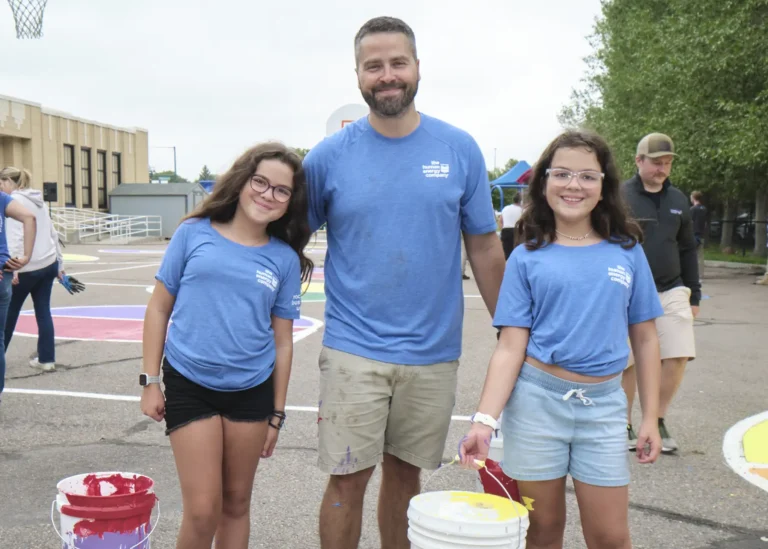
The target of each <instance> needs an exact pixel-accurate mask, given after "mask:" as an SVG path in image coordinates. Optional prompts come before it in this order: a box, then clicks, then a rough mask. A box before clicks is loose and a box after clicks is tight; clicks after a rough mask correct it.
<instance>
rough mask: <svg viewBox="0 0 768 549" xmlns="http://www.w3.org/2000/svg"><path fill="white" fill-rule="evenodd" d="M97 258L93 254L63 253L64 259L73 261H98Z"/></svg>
mask: <svg viewBox="0 0 768 549" xmlns="http://www.w3.org/2000/svg"><path fill="white" fill-rule="evenodd" d="M98 260H99V258H98V257H96V256H94V255H80V254H64V261H65V262H66V261H72V262H73V263H77V262H85V261H98Z"/></svg>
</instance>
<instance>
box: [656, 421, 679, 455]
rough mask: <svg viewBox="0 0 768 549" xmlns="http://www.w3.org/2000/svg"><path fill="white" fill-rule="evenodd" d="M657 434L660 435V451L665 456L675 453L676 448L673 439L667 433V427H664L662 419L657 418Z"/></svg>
mask: <svg viewBox="0 0 768 549" xmlns="http://www.w3.org/2000/svg"><path fill="white" fill-rule="evenodd" d="M659 434H660V435H661V451H662V452H663V453H665V454H672V453H674V452H677V449H678V446H677V442H675V439H673V438H672V436H671V435H670V434H669V431H667V426H666V425H664V418H663V417H660V418H659Z"/></svg>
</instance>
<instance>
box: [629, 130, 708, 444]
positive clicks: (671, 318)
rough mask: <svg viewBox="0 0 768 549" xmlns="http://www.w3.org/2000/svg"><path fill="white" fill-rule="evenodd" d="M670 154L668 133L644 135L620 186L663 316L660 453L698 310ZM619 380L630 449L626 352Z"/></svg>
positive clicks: (688, 224)
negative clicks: (635, 224) (631, 174)
mask: <svg viewBox="0 0 768 549" xmlns="http://www.w3.org/2000/svg"><path fill="white" fill-rule="evenodd" d="M675 156H676V155H675V149H674V144H673V143H672V140H671V139H670V138H669V137H668V136H666V135H664V134H660V133H652V134H650V135H647V136H645V137H644V138H643V139H642V140H641V141H640V143H639V144H638V146H637V156H636V157H635V164H636V165H637V173H636V174H635V176H634V177H633V178H632V179H630V180H629V181H625V182H624V183H623V185H622V194H623V196H624V199H625V200H626V202H627V205H628V206H629V208H630V211H631V214H632V216H633V217H634V218H635V220H636V221H638V222H639V223H640V225H641V226H642V228H643V233H644V238H645V240H644V242H643V250H644V251H645V255H646V257H647V258H648V263H649V264H650V266H651V272H652V273H653V278H654V280H655V281H656V290H657V291H658V292H659V298H660V299H661V304H662V306H663V307H664V316H663V317H661V318H657V319H656V329H657V331H658V334H659V345H660V347H661V359H662V360H661V363H662V372H661V394H660V395H659V431H660V433H661V437H662V451H663V452H665V453H671V452H675V451H676V450H677V448H678V445H677V443H676V442H675V440H674V439H673V438H672V437H671V436H670V434H669V431H668V430H667V428H666V426H665V425H664V416H665V414H666V412H667V409H668V408H669V404H670V403H671V402H672V398H673V397H674V396H675V393H676V392H677V389H678V387H680V383H681V382H682V380H683V374H684V372H685V366H686V364H687V363H688V362H689V361H691V360H694V359H695V358H696V344H695V339H694V335H693V320H694V318H695V317H696V316H697V315H698V314H699V300H700V299H701V284H700V282H699V268H698V262H697V258H696V240H695V239H694V236H693V225H692V220H691V212H690V209H689V204H688V198H687V197H686V196H685V194H683V193H682V192H681V191H680V190H679V189H677V188H676V187H674V186H672V184H671V183H670V182H669V173H670V171H671V169H672V160H673V159H674V157H675ZM623 385H624V391H625V392H626V393H627V400H628V401H629V411H628V415H629V417H628V418H627V419H628V422H627V432H628V438H629V448H630V450H632V449H634V448H635V445H636V444H637V437H636V435H635V433H634V430H633V428H632V402H633V400H634V396H635V390H636V388H637V378H636V373H635V368H634V356H633V355H632V353H631V352H630V356H629V361H628V364H627V369H626V370H624V377H623Z"/></svg>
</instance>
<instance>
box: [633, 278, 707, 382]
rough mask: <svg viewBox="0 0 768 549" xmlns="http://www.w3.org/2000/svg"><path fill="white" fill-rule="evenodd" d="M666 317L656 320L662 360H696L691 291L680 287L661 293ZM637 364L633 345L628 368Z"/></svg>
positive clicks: (685, 287) (660, 296)
mask: <svg viewBox="0 0 768 549" xmlns="http://www.w3.org/2000/svg"><path fill="white" fill-rule="evenodd" d="M659 299H661V307H662V308H663V309H664V316H661V317H659V318H657V319H656V331H657V333H658V334H659V347H660V350H661V360H665V359H667V358H687V359H688V361H689V362H690V361H692V360H694V359H695V358H696V339H695V338H694V335H693V320H694V318H693V311H691V301H690V300H691V289H690V288H688V287H687V286H678V287H677V288H672V289H671V290H667V291H666V292H660V293H659ZM634 364H635V355H634V353H633V352H632V345H631V344H630V347H629V359H628V360H627V366H626V367H627V368H629V367H630V366H632V365H634Z"/></svg>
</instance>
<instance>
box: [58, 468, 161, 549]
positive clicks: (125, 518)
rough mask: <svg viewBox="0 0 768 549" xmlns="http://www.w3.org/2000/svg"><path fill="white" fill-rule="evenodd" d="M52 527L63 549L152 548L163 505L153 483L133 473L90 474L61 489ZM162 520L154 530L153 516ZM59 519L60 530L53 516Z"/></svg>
mask: <svg viewBox="0 0 768 549" xmlns="http://www.w3.org/2000/svg"><path fill="white" fill-rule="evenodd" d="M57 488H58V494H57V495H56V499H55V500H54V501H53V503H52V504H51V523H52V524H53V528H54V530H56V533H57V534H58V535H59V538H61V542H62V543H63V545H62V548H63V549H150V545H149V537H150V536H151V535H152V533H153V532H154V530H155V527H156V526H157V520H159V519H160V517H159V513H160V511H159V502H158V501H157V496H156V495H155V493H154V490H153V488H154V481H153V480H152V479H150V478H149V477H146V476H144V475H137V474H134V473H119V472H105V473H88V474H85V475H75V476H72V477H69V478H65V479H64V480H62V481H60V482H59V483H58V484H57ZM155 505H157V506H158V517H157V519H156V521H155V524H154V526H152V527H150V518H151V515H152V511H153V509H154V508H155ZM57 510H58V512H59V514H60V519H59V528H57V527H56V522H55V519H54V512H55V511H57Z"/></svg>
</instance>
